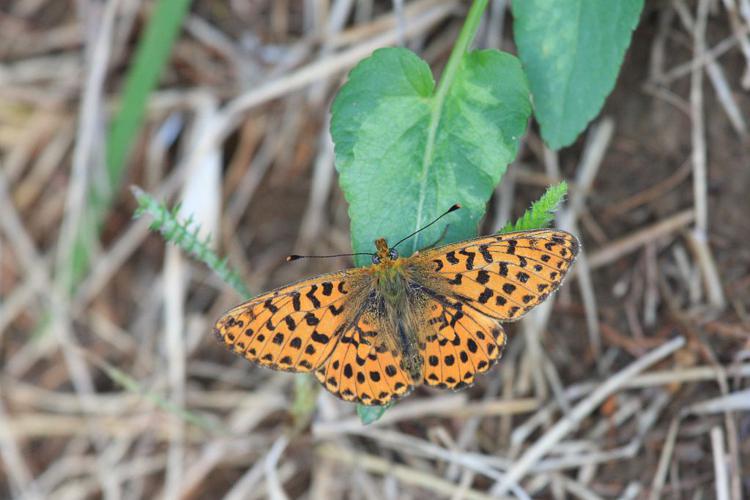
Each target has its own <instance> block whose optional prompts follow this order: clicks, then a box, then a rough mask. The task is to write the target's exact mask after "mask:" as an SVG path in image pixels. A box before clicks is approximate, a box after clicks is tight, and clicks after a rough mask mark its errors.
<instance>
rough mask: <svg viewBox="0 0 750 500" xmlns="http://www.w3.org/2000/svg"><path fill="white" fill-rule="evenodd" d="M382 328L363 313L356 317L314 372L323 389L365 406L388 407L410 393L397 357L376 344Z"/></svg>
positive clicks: (411, 385)
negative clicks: (394, 400) (386, 405)
mask: <svg viewBox="0 0 750 500" xmlns="http://www.w3.org/2000/svg"><path fill="white" fill-rule="evenodd" d="M381 328H382V326H381V325H379V324H378V322H377V321H376V320H374V318H368V317H367V315H366V314H364V315H362V316H360V317H358V318H357V320H356V322H355V324H353V325H352V326H351V327H350V328H349V329H348V330H346V331H345V332H344V333H343V334H342V336H341V338H340V339H339V342H338V344H337V345H336V348H335V349H334V350H333V352H332V353H331V356H330V357H329V358H328V360H327V361H326V363H325V364H324V365H323V366H321V367H320V368H319V369H318V370H317V371H316V372H315V376H316V378H317V379H318V380H319V381H320V383H321V384H323V387H325V388H326V389H327V390H328V391H330V392H331V393H332V394H334V395H335V396H338V397H340V398H342V399H344V400H346V401H357V402H359V403H361V404H364V405H384V404H388V403H390V402H391V401H392V400H393V399H395V398H398V397H401V396H403V395H405V394H407V393H409V392H410V391H411V390H412V388H413V384H412V382H411V381H410V379H409V376H408V374H407V372H406V371H405V370H404V369H403V366H402V360H401V356H400V354H399V353H397V352H391V351H389V350H388V349H386V348H385V345H384V344H378V343H376V342H377V339H378V337H379V335H380V334H381V331H380V329H381Z"/></svg>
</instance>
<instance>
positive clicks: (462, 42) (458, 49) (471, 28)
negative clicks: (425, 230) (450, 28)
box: [412, 0, 489, 251]
mask: <svg viewBox="0 0 750 500" xmlns="http://www.w3.org/2000/svg"><path fill="white" fill-rule="evenodd" d="M488 1H489V0H475V2H474V3H473V4H472V5H471V8H470V9H469V13H468V14H467V15H466V21H464V25H463V27H462V28H461V32H460V33H459V34H458V38H457V39H456V43H455V45H453V50H452V51H451V55H450V57H449V58H448V63H447V64H446V65H445V69H444V70H443V74H442V75H441V76H440V81H439V82H438V86H437V90H436V91H435V97H434V101H433V103H432V113H431V115H430V126H429V128H428V130H427V143H426V144H425V151H424V156H423V157H422V176H421V179H420V184H421V187H420V190H419V204H418V205H417V217H416V221H417V223H416V225H415V227H414V230H415V231H417V230H418V229H419V228H420V227H421V225H422V224H423V222H422V217H423V216H424V214H423V212H424V203H425V188H426V184H427V178H428V175H427V174H428V171H429V169H430V165H431V164H432V157H433V154H434V150H435V138H436V136H437V129H438V125H439V124H440V118H441V116H442V113H443V105H444V104H445V99H446V97H447V96H448V91H449V90H450V88H451V85H452V84H453V80H455V78H456V74H457V73H458V68H459V66H460V65H461V61H462V60H463V57H464V54H466V51H467V50H468V48H469V45H470V44H471V41H472V40H473V39H474V35H475V34H476V32H477V29H478V28H479V22H480V21H481V20H482V14H483V13H484V9H486V8H487V2H488ZM412 241H413V243H412V251H416V250H417V249H418V248H419V235H416V236H415V237H414V239H413V240H412Z"/></svg>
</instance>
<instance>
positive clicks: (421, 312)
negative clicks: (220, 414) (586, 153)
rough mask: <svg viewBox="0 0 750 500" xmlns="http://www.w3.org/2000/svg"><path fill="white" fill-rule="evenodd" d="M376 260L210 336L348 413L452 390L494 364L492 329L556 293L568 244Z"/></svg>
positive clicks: (250, 310)
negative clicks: (356, 406) (296, 375)
mask: <svg viewBox="0 0 750 500" xmlns="http://www.w3.org/2000/svg"><path fill="white" fill-rule="evenodd" d="M375 248H376V250H377V251H376V253H374V254H373V265H371V266H369V267H365V268H354V269H348V270H345V271H341V272H338V273H331V274H327V275H322V276H319V277H316V278H312V279H309V280H303V281H300V282H298V283H294V284H292V285H288V286H286V287H282V288H278V289H276V290H273V291H271V292H268V293H266V294H263V295H261V296H259V297H257V298H255V299H252V300H250V301H248V302H246V303H245V304H241V305H240V306H237V307H236V308H234V309H232V310H230V311H228V312H227V313H226V314H225V315H224V316H223V317H222V318H221V319H220V320H219V321H218V322H217V324H216V328H215V332H216V334H217V336H218V337H219V338H220V339H221V340H222V341H223V342H225V343H226V344H227V345H228V346H229V347H230V348H231V349H232V350H234V351H235V352H238V354H241V355H243V356H244V357H245V358H247V359H249V360H251V361H254V362H257V363H259V364H261V365H264V366H267V367H270V368H274V369H279V370H287V371H297V372H306V371H308V372H309V371H314V372H315V376H316V378H317V379H318V380H319V381H320V382H321V383H322V384H323V386H324V387H325V388H326V389H327V390H328V391H330V392H331V393H333V394H335V395H336V396H338V397H340V398H342V399H345V400H347V401H357V402H360V403H362V404H366V405H382V404H387V403H389V402H390V401H392V400H393V399H395V398H398V397H402V396H403V395H405V394H407V393H408V392H410V391H411V390H412V389H413V388H414V387H416V386H418V385H420V384H422V383H424V384H426V385H431V386H435V387H445V388H452V389H458V388H461V387H465V386H467V385H470V384H472V383H473V382H474V380H475V376H476V375H477V374H478V373H482V372H485V371H487V370H488V369H489V368H490V367H491V366H492V365H494V364H495V362H497V360H498V359H499V357H500V354H501V352H502V349H503V346H504V344H505V338H506V336H505V333H504V331H503V329H502V326H501V325H500V322H501V321H512V320H516V319H518V318H520V317H521V316H522V315H523V314H524V313H525V312H527V311H528V310H530V309H531V308H532V307H534V306H535V305H536V304H538V303H539V302H541V301H542V300H544V299H545V298H546V297H547V296H548V295H549V294H550V293H551V292H552V291H554V290H555V289H556V288H557V287H558V286H559V284H560V282H561V281H562V278H563V276H564V274H565V272H566V271H567V270H568V268H569V266H570V264H571V263H572V261H573V260H574V258H575V256H576V254H577V252H578V241H577V240H576V239H575V237H574V236H572V235H570V234H568V233H565V232H563V231H555V230H539V231H527V232H520V233H508V234H503V235H494V236H487V237H482V238H475V239H472V240H467V241H464V242H460V243H453V244H450V245H446V246H443V247H439V248H432V249H428V250H425V251H422V252H417V253H416V254H414V255H412V256H409V257H399V256H398V254H397V252H396V251H395V250H394V249H393V248H389V247H388V244H387V242H386V241H385V240H384V239H379V240H377V241H376V242H375Z"/></svg>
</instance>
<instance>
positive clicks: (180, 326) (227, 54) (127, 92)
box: [0, 0, 750, 499]
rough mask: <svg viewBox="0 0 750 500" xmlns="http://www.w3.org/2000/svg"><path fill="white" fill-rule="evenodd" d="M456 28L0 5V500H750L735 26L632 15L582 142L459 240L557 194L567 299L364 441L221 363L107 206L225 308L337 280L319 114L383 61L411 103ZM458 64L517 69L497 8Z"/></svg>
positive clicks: (722, 19) (325, 137) (292, 396)
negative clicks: (410, 92) (199, 243)
mask: <svg viewBox="0 0 750 500" xmlns="http://www.w3.org/2000/svg"><path fill="white" fill-rule="evenodd" d="M467 7H468V2H463V1H459V0H413V1H405V0H393V1H375V0H356V1H355V0H304V1H291V0H277V1H270V0H251V1H241V0H229V1H214V0H211V1H200V2H198V1H196V2H192V3H191V2H187V1H186V0H179V1H178V0H173V1H169V2H154V1H140V0H107V1H96V0H76V1H72V0H54V1H53V0H17V1H13V0H5V1H0V61H1V63H0V165H2V166H1V167H0V297H1V298H0V497H1V498H29V499H31V498H126V499H136V498H228V499H239V498H266V497H269V498H363V499H375V498H394V499H395V498H417V499H419V498H494V497H499V496H502V495H513V496H515V497H520V498H528V497H534V498H587V499H588V498H592V499H593V498H686V499H688V498H689V499H692V498H736V499H739V498H741V497H743V494H744V495H745V496H747V495H748V494H750V479H748V478H750V412H749V411H748V410H750V387H749V386H748V380H749V378H750V359H749V358H750V315H749V313H748V307H750V243H749V241H750V239H749V238H748V235H749V234H750V195H748V193H749V192H750V168H749V167H750V148H748V145H749V144H750V143H749V142H748V138H747V120H748V116H749V111H750V95H749V94H748V90H749V89H750V69H749V68H750V66H749V65H750V38H748V33H750V3H748V1H747V0H722V1H721V2H719V1H712V0H697V1H690V0H675V1H649V2H647V3H646V6H645V8H644V12H643V14H642V17H641V23H640V25H639V27H638V29H637V30H636V31H635V33H634V36H633V42H632V45H631V47H630V49H629V50H628V53H627V54H626V58H625V62H624V65H623V67H622V70H621V74H620V77H619V79H618V82H617V85H616V87H615V89H614V91H613V94H612V95H611V96H610V97H609V99H608V100H607V102H606V105H605V107H604V109H603V111H602V113H601V115H600V116H599V117H598V118H596V119H595V120H594V122H592V124H591V125H590V127H589V129H588V130H587V131H586V133H585V134H583V135H582V136H581V137H580V138H579V140H578V141H577V142H576V143H575V144H574V145H572V146H571V147H568V148H565V149H563V150H562V151H560V152H553V151H550V150H548V149H547V148H546V147H545V146H544V144H543V143H542V141H541V140H540V138H539V135H538V128H537V126H536V125H535V124H534V123H531V124H530V127H529V130H528V133H527V135H526V136H525V138H524V139H523V142H522V146H521V150H520V152H519V155H518V157H517V160H516V162H515V163H513V164H512V165H511V166H510V167H509V169H508V172H507V174H506V175H505V177H504V178H503V180H502V182H501V184H500V186H499V187H498V188H497V192H496V195H495V196H494V197H493V199H492V200H491V202H490V204H489V206H488V210H487V216H486V219H485V220H484V222H483V224H482V227H481V229H480V232H481V233H484V234H486V233H489V232H491V231H496V230H497V229H498V228H500V227H501V226H502V225H504V224H505V222H507V221H508V220H511V219H514V218H515V217H518V216H520V215H521V214H522V213H523V210H524V209H525V208H526V207H527V206H528V205H529V203H530V202H531V201H533V200H535V199H537V198H538V197H539V195H540V194H541V193H542V192H543V191H544V189H545V188H546V187H547V186H548V185H550V184H553V183H556V182H559V181H560V180H563V179H564V180H567V181H568V183H569V185H570V191H569V197H568V198H569V203H568V204H567V205H566V207H565V208H564V209H563V210H562V212H561V218H562V219H564V220H565V221H567V222H566V224H568V227H573V228H575V230H576V232H577V234H578V236H579V237H580V238H581V240H582V242H583V245H584V250H585V251H584V253H583V254H582V255H581V257H580V258H579V261H578V263H577V264H576V268H575V270H574V272H573V277H571V278H568V280H567V282H566V284H565V286H564V287H563V288H562V290H561V291H560V292H559V293H558V294H557V296H556V297H555V298H554V300H553V299H550V300H549V301H548V302H547V303H546V304H547V305H548V306H547V307H545V308H544V309H543V310H542V311H540V312H538V313H535V314H533V315H531V316H529V317H528V319H525V320H524V321H522V322H520V323H517V324H514V325H512V326H511V327H510V332H511V335H510V341H509V346H508V348H507V349H506V353H505V355H504V359H503V360H502V361H501V363H500V364H499V366H498V367H497V368H495V369H494V370H493V371H492V372H490V373H489V374H488V375H485V376H483V377H481V378H480V379H479V381H478V383H477V384H476V385H474V386H473V387H471V388H469V389H466V390H464V391H461V392H455V393H451V392H446V391H438V390H430V389H426V388H420V389H418V390H417V391H415V393H413V394H412V396H410V397H409V398H407V399H406V400H404V401H402V402H400V403H399V404H397V405H396V406H395V407H393V408H391V409H390V410H389V411H387V412H386V413H385V415H384V416H383V418H382V419H381V420H379V421H378V422H377V423H376V424H372V425H370V426H363V425H362V424H361V423H360V421H359V419H358V417H357V415H356V412H355V406H354V405H351V404H348V403H345V402H342V401H339V400H337V399H335V398H334V397H333V396H331V395H329V394H328V393H326V392H325V391H319V389H318V386H317V383H316V382H315V381H313V380H312V379H311V378H310V377H305V376H295V375H293V374H288V373H276V372H272V371H269V370H266V369H262V368H259V367H255V366H251V365H250V364H249V363H247V362H246V361H244V360H242V359H238V358H236V357H234V356H233V355H232V354H230V353H229V352H228V351H226V350H225V348H224V347H223V346H222V345H220V344H219V343H217V342H216V341H215V339H214V338H213V336H212V335H211V329H212V325H213V322H214V321H215V320H216V319H217V318H218V317H219V316H220V315H221V314H222V313H223V312H224V311H225V310H226V309H228V308H229V307H232V306H234V305H236V304H237V303H239V302H240V301H241V300H242V297H241V296H240V295H239V294H238V293H237V292H236V291H235V290H233V289H232V288H230V287H229V286H228V285H226V284H225V283H223V282H222V281H221V280H220V279H219V278H217V277H216V276H215V275H214V274H213V273H212V272H211V271H210V270H208V269H207V268H206V267H205V266H204V265H203V264H201V263H199V262H196V261H194V260H193V259H191V258H190V257H189V256H187V255H185V254H184V253H183V252H182V251H181V250H179V249H177V248H176V247H174V246H172V245H167V244H166V243H165V241H164V239H163V238H162V237H161V236H160V235H158V234H154V233H153V232H150V231H149V229H148V226H149V223H150V222H151V219H150V217H143V218H140V219H134V218H133V213H134V211H135V209H136V207H137V203H136V201H135V198H134V197H133V195H132V193H131V191H130V189H129V187H130V186H131V185H137V186H139V187H140V188H142V189H143V190H145V191H146V192H148V193H151V194H152V195H153V196H154V197H155V198H156V199H158V200H160V201H163V202H165V203H167V205H168V206H170V207H171V206H174V205H176V204H177V203H178V202H180V203H181V205H180V212H179V214H180V217H183V218H184V217H187V215H188V214H192V216H193V220H194V221H195V222H196V223H197V224H199V225H200V231H201V232H200V235H201V237H205V236H206V235H208V234H211V235H213V237H212V239H211V245H212V246H213V248H214V249H215V251H216V252H217V253H219V254H220V255H223V256H227V257H228V261H229V265H230V266H231V267H232V268H233V269H235V270H236V272H237V273H238V274H239V276H240V277H241V279H242V281H243V282H244V283H245V284H246V286H247V288H248V289H249V291H250V292H251V293H253V294H256V293H259V292H261V291H264V290H267V289H269V288H271V287H275V286H277V285H280V284H284V283H286V282H289V281H291V280H294V279H299V278H302V277H305V276H310V275H312V274H315V273H320V272H325V271H332V270H337V269H341V268H343V267H347V266H350V265H351V262H350V261H349V260H348V259H346V258H341V259H325V260H320V261H314V260H308V261H301V262H296V263H294V264H287V263H285V262H284V257H285V256H286V255H288V254H290V253H313V254H329V253H345V252H349V251H351V250H350V249H351V245H350V241H349V235H348V224H349V221H348V217H347V206H346V203H345V201H344V199H343V196H342V194H341V191H340V190H339V188H338V185H337V176H336V173H335V169H334V163H333V161H334V154H333V145H332V143H331V140H330V136H329V132H328V122H329V109H330V103H331V100H332V98H333V97H334V95H335V92H336V90H337V89H338V88H339V87H340V85H341V84H342V83H343V81H345V77H346V73H347V71H348V70H349V69H350V68H351V67H352V66H353V65H354V64H356V62H357V61H359V60H360V59H362V58H364V57H366V56H367V55H369V54H370V53H371V52H372V51H373V50H374V49H375V48H377V47H381V46H387V45H401V46H406V47H408V48H410V49H412V50H414V51H415V52H417V53H418V54H419V55H420V56H421V57H422V58H424V59H425V60H427V61H428V62H429V64H430V65H431V67H432V68H433V71H435V73H436V74H439V72H440V70H441V68H442V66H443V65H444V63H445V62H446V60H447V57H448V54H449V53H450V50H451V47H452V44H453V42H454V41H455V38H456V35H457V33H458V31H459V29H460V27H461V25H462V22H463V17H464V15H465V12H466V10H467ZM154 19H157V20H158V23H157V24H155V23H151V25H149V22H150V21H153V20H154ZM172 40H174V42H172ZM475 46H477V47H493V48H499V49H502V50H506V51H509V52H511V53H515V47H514V45H513V42H512V33H511V32H510V12H509V10H508V3H507V2H506V1H502V0H493V1H491V2H490V7H489V8H488V10H487V12H486V15H485V19H484V22H483V25H482V28H481V29H480V32H479V34H478V36H477V38H476V41H475ZM152 87H153V91H151V88H152ZM704 171H705V172H706V173H707V175H706V176H705V178H704V177H703V176H702V175H701V172H704ZM696 174H697V175H696ZM383 203H387V200H383ZM674 338H683V339H684V340H685V343H684V345H683V346H682V347H680V348H679V349H677V347H679V345H676V344H669V345H675V347H674V349H672V350H670V351H669V352H665V353H664V354H663V355H661V356H657V357H656V358H653V359H652V361H651V364H650V365H649V366H645V365H643V366H641V365H638V364H637V363H638V362H639V360H644V359H648V358H646V357H647V356H648V355H649V354H648V353H653V352H654V350H655V349H657V350H658V349H659V348H660V346H664V345H665V344H667V343H669V342H670V340H672V339H674ZM628 367H630V368H631V370H630V371H627V370H626V371H625V372H622V371H621V370H623V369H626V368H628ZM646 368H648V369H647V370H646ZM607 384H610V385H609V386H608V385H607ZM506 473H508V476H506V475H505V474H506ZM508 477H512V478H513V481H510V482H509V483H508V482H504V481H508Z"/></svg>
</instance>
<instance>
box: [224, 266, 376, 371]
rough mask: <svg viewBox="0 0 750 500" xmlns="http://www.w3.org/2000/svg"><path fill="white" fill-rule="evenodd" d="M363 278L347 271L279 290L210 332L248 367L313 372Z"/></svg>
mask: <svg viewBox="0 0 750 500" xmlns="http://www.w3.org/2000/svg"><path fill="white" fill-rule="evenodd" d="M362 273H363V271H362V270H359V269H351V270H348V271H343V272H339V273H332V274H326V275H322V276H318V277H317V278H314V279H310V280H305V281H301V282H298V283H295V284H293V285H289V286H286V287H282V288H278V289H276V290H274V291H271V292H268V293H266V294H263V295H261V296H259V297H256V298H254V299H252V300H250V301H248V302H245V303H244V304H241V305H239V306H237V307H235V308H234V309H232V310H230V311H228V312H227V313H226V314H225V315H224V316H222V318H221V319H219V321H218V322H217V323H216V327H215V330H214V331H215V333H216V335H217V336H218V337H219V338H221V340H222V341H223V342H225V343H226V344H227V346H228V347H229V348H230V349H232V350H233V351H235V352H236V353H237V354H240V355H242V356H244V357H245V358H247V359H248V360H250V361H253V362H256V363H259V364H262V365H264V366H267V367H270V368H274V369H278V370H288V371H298V372H307V371H311V370H314V369H316V368H318V367H319V366H320V365H321V364H323V362H324V361H325V360H326V359H327V358H328V356H330V354H331V352H332V350H333V349H334V348H335V346H336V344H337V341H338V338H339V336H340V335H341V334H342V333H343V331H344V329H345V327H346V321H347V318H351V317H352V311H351V308H352V307H354V306H355V303H356V300H352V295H354V292H356V291H357V290H356V288H357V287H361V286H362V283H361V282H362V280H363V278H364V276H363V274H362Z"/></svg>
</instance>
